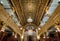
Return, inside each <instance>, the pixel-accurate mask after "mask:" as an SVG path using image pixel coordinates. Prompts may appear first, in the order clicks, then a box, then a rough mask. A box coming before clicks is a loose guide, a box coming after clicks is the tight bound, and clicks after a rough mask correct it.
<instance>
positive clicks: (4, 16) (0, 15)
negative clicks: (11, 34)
mask: <svg viewBox="0 0 60 41" xmlns="http://www.w3.org/2000/svg"><path fill="white" fill-rule="evenodd" d="M0 19H1V20H2V21H4V23H6V25H8V26H10V27H11V29H13V31H15V32H16V33H18V34H19V35H21V33H20V32H21V31H20V30H19V28H18V26H17V25H16V24H15V23H14V21H13V20H12V19H11V17H10V16H9V15H8V13H7V12H6V11H5V9H4V8H3V6H2V5H1V4H0Z"/></svg>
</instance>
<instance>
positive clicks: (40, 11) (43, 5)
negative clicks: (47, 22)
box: [36, 0, 49, 25]
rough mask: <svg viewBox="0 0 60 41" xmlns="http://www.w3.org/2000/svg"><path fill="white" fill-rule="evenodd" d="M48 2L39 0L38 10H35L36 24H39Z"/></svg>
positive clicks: (47, 0)
mask: <svg viewBox="0 0 60 41" xmlns="http://www.w3.org/2000/svg"><path fill="white" fill-rule="evenodd" d="M48 2H49V0H41V1H40V3H39V4H40V5H39V8H38V11H37V14H36V18H37V19H36V23H37V25H39V24H40V22H41V20H42V18H43V16H44V14H45V13H44V12H46V8H47V5H48Z"/></svg>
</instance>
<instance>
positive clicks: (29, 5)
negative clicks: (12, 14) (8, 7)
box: [11, 0, 51, 25]
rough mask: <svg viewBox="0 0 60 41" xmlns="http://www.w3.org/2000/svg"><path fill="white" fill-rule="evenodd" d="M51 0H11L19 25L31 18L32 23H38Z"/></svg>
mask: <svg viewBox="0 0 60 41" xmlns="http://www.w3.org/2000/svg"><path fill="white" fill-rule="evenodd" d="M50 1H51V0H11V2H12V5H13V7H14V8H15V11H16V13H17V15H18V18H19V21H20V23H21V25H25V24H27V23H28V22H27V19H28V18H31V19H32V20H33V22H32V23H33V24H35V25H40V22H41V20H42V18H43V15H44V14H45V12H46V8H47V7H48V4H49V3H50Z"/></svg>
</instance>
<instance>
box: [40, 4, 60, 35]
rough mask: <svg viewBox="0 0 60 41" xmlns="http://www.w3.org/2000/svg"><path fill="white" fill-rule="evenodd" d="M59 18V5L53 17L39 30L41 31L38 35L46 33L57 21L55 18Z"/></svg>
mask: <svg viewBox="0 0 60 41" xmlns="http://www.w3.org/2000/svg"><path fill="white" fill-rule="evenodd" d="M59 16H60V4H59V5H58V6H57V8H56V9H55V11H54V13H53V15H52V16H51V17H50V18H49V19H48V21H47V22H46V24H45V25H44V26H43V27H42V28H41V30H40V31H39V35H41V34H42V33H44V32H46V31H47V30H48V29H49V28H50V27H51V26H52V25H54V24H55V22H56V21H57V18H59ZM59 20H60V19H59Z"/></svg>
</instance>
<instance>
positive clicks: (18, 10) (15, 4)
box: [11, 0, 25, 25]
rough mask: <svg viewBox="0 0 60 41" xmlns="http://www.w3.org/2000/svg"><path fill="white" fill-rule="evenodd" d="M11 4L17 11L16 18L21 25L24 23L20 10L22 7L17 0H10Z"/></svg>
mask: <svg viewBox="0 0 60 41" xmlns="http://www.w3.org/2000/svg"><path fill="white" fill-rule="evenodd" d="M11 2H12V4H13V7H14V8H15V11H16V13H17V16H18V19H19V21H20V23H21V25H24V24H25V17H24V14H23V12H22V8H21V5H20V3H19V0H11Z"/></svg>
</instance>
